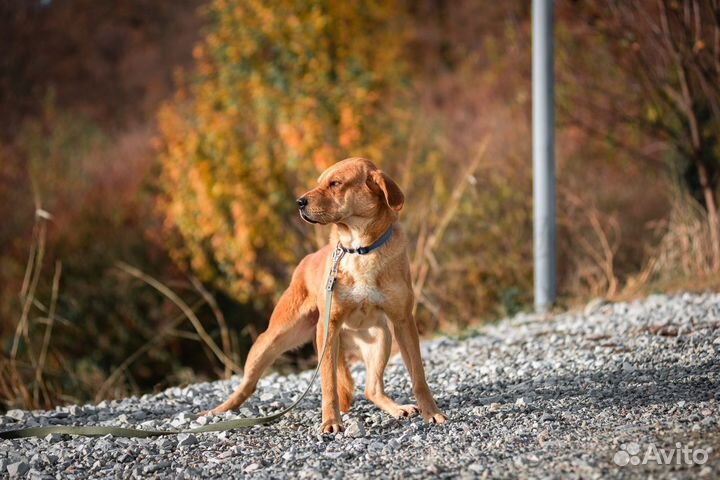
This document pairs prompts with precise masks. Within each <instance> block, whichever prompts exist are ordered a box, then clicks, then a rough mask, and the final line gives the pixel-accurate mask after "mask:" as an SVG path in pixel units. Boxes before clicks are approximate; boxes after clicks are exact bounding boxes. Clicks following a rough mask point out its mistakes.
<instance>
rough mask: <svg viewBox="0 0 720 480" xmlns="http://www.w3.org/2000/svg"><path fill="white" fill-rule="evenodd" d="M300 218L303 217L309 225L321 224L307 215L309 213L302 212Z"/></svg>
mask: <svg viewBox="0 0 720 480" xmlns="http://www.w3.org/2000/svg"><path fill="white" fill-rule="evenodd" d="M300 217H301V218H302V219H303V220H305V221H306V222H308V223H313V224H319V223H320V222H318V221H317V220H313V219H312V218H310V217H309V216H308V215H307V213H305V212H304V211H302V210H300Z"/></svg>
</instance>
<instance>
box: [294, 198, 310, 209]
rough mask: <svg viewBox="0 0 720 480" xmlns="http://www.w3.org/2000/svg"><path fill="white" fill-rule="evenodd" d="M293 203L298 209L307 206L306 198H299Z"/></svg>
mask: <svg viewBox="0 0 720 480" xmlns="http://www.w3.org/2000/svg"><path fill="white" fill-rule="evenodd" d="M295 203H297V206H298V207H299V208H305V206H306V205H307V204H308V201H307V198H305V197H300V198H298V199H297V200H295Z"/></svg>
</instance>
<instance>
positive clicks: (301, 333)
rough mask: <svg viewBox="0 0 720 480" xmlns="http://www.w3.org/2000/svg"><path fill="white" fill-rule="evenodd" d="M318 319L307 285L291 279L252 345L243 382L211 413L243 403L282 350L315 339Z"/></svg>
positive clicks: (225, 410)
mask: <svg viewBox="0 0 720 480" xmlns="http://www.w3.org/2000/svg"><path fill="white" fill-rule="evenodd" d="M298 283H299V282H298ZM317 320H318V309H317V305H316V303H315V301H314V300H312V299H310V298H308V295H307V291H306V289H305V286H304V285H303V284H293V283H291V285H290V287H289V288H288V289H287V290H286V291H285V293H283V295H282V296H281V297H280V301H279V302H278V304H277V306H276V307H275V310H273V313H272V316H271V317H270V323H269V325H268V328H267V330H265V332H263V333H262V334H261V335H260V336H259V337H258V338H257V340H256V341H255V343H254V344H253V346H252V348H250V352H249V353H248V357H247V361H246V362H245V369H244V372H243V379H242V383H241V384H240V386H238V388H237V389H236V390H235V392H233V394H232V395H231V396H230V398H229V399H228V400H227V401H226V402H225V403H223V404H222V405H220V406H218V407H216V408H214V409H213V410H211V411H210V412H209V413H211V414H219V413H223V412H227V411H229V410H235V409H237V408H238V407H239V406H240V405H242V404H243V402H245V400H247V399H248V398H249V397H250V395H252V394H253V392H254V391H255V388H256V386H257V382H258V380H260V377H261V376H262V374H263V372H264V371H265V370H267V368H268V367H270V365H272V363H273V362H274V361H275V359H277V357H278V356H280V354H282V353H284V352H286V351H288V350H290V349H292V348H295V347H299V346H300V345H303V344H305V343H307V342H309V341H310V340H312V338H313V335H314V333H315V325H316V324H317Z"/></svg>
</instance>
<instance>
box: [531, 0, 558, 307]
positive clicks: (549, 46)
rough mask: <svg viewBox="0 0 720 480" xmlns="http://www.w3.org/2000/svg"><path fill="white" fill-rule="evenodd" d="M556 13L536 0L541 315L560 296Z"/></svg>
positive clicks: (549, 2)
mask: <svg viewBox="0 0 720 480" xmlns="http://www.w3.org/2000/svg"><path fill="white" fill-rule="evenodd" d="M553 12H554V1H553V0H533V6H532V16H533V18H532V21H533V34H532V38H533V57H532V82H533V86H532V109H533V115H532V117H533V126H532V128H533V222H534V235H533V244H534V256H535V311H537V312H545V311H547V309H548V308H549V307H550V306H551V305H552V304H553V303H554V302H555V295H556V268H557V267H556V257H557V255H556V247H555V244H556V229H555V112H554V103H555V92H554V81H553Z"/></svg>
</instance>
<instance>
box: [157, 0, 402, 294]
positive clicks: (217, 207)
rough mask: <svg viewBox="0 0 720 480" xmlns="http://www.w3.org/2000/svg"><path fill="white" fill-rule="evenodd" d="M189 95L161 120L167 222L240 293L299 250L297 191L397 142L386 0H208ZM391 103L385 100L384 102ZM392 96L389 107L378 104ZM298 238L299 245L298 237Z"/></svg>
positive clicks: (210, 276)
mask: <svg viewBox="0 0 720 480" xmlns="http://www.w3.org/2000/svg"><path fill="white" fill-rule="evenodd" d="M209 11H210V15H209V17H208V18H210V19H212V23H211V25H210V26H209V29H208V31H207V34H206V36H205V38H204V39H203V40H202V42H201V43H200V45H198V46H197V47H196V48H195V49H194V50H193V57H194V58H195V61H196V65H197V69H196V77H195V78H196V80H195V81H194V82H193V83H192V84H191V85H190V86H189V91H190V99H191V100H190V102H189V103H188V104H185V103H183V102H182V101H181V100H180V99H178V101H176V102H175V103H173V104H170V105H167V106H165V107H163V108H162V109H161V111H160V113H159V114H158V120H159V123H160V132H161V133H160V135H161V139H162V145H161V154H160V156H161V164H162V182H163V186H164V192H165V197H166V200H165V201H164V202H163V205H164V207H163V208H164V209H165V214H166V217H167V228H168V229H169V230H171V229H172V230H176V231H178V232H179V233H180V235H181V236H182V239H183V242H184V246H183V247H182V250H178V251H174V252H173V258H175V259H177V260H179V261H180V260H182V262H181V263H182V264H185V265H187V266H188V267H189V268H191V269H192V270H195V271H196V272H201V273H202V275H203V278H204V279H206V280H212V281H214V282H215V283H216V284H217V285H218V286H220V287H222V288H224V289H225V290H227V291H228V292H229V293H230V294H231V295H233V296H235V297H237V298H238V299H240V300H248V299H250V298H268V299H269V298H271V297H272V295H273V294H274V293H275V292H276V291H277V290H278V289H279V288H280V287H281V286H282V285H284V283H285V280H286V278H282V276H281V277H278V276H277V273H278V272H282V271H285V272H287V273H288V274H289V272H290V271H291V269H292V267H293V265H294V264H295V263H296V262H297V260H298V258H299V256H300V255H302V254H303V253H305V252H306V251H307V249H308V248H307V247H308V242H307V240H306V237H307V238H310V237H311V235H300V234H299V233H298V231H299V230H298V229H297V228H296V227H294V226H292V223H293V222H297V219H296V218H295V217H294V209H293V207H292V205H293V198H294V193H296V192H297V191H301V190H305V189H307V188H308V187H309V186H311V184H312V182H314V179H315V178H317V174H318V172H319V171H320V170H323V169H325V168H327V167H328V166H330V165H331V164H333V163H334V162H336V161H337V160H340V159H341V158H342V157H343V156H349V155H370V156H371V157H372V158H373V160H375V161H380V160H381V158H382V155H384V154H385V153H386V152H385V151H386V150H387V149H388V148H390V147H391V146H392V145H393V143H394V142H395V136H394V135H396V132H395V131H393V129H391V128H387V127H388V126H392V125H394V123H393V122H392V117H394V116H395V115H396V113H397V112H395V111H393V110H392V105H390V104H389V102H387V101H386V102H383V99H385V98H386V97H387V94H388V92H389V88H392V87H393V86H394V85H396V82H397V81H398V80H399V79H400V78H402V63H401V62H400V61H399V52H400V51H401V48H402V38H403V37H402V35H398V34H396V32H395V31H394V30H393V29H391V28H386V25H385V24H386V23H387V22H389V21H391V20H392V19H393V18H394V16H395V15H396V14H397V13H398V7H397V5H396V4H395V2H392V1H391V2H382V5H381V6H379V5H376V4H367V3H366V2H360V1H359V0H357V1H355V0H350V1H341V0H318V1H315V2H296V1H291V0H215V1H213V2H212V3H211V5H210V7H209ZM385 103H388V105H385ZM385 107H387V108H385ZM303 245H304V246H305V247H302V246H303Z"/></svg>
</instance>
